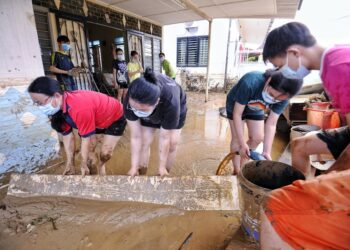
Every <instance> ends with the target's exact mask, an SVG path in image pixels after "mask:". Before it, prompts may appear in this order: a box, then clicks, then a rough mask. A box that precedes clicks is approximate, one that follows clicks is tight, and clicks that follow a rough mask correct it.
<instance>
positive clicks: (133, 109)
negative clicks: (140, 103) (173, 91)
mask: <svg viewBox="0 0 350 250" xmlns="http://www.w3.org/2000/svg"><path fill="white" fill-rule="evenodd" d="M157 105H158V104H156V105H154V106H153V109H152V110H154V109H155V108H156V107H157ZM126 108H127V109H129V110H131V111H135V112H140V111H141V112H148V111H149V110H139V109H135V108H133V107H131V106H130V104H129V103H128V104H127V106H126Z"/></svg>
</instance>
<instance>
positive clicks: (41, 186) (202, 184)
mask: <svg viewBox="0 0 350 250" xmlns="http://www.w3.org/2000/svg"><path fill="white" fill-rule="evenodd" d="M7 196H9V198H10V200H11V198H16V197H17V198H33V197H66V198H79V199H90V200H100V201H121V202H122V201H129V202H130V201H131V202H143V203H152V204H159V205H169V206H174V207H177V208H179V209H184V210H230V211H232V210H239V203H238V191H237V179H236V177H235V176H181V177H165V178H161V177H159V176H136V177H134V178H133V177H130V176H112V175H109V176H85V177H81V176H79V175H71V176H62V175H43V174H42V175H37V174H12V175H11V180H10V183H9V188H8V191H7Z"/></svg>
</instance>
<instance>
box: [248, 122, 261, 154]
mask: <svg viewBox="0 0 350 250" xmlns="http://www.w3.org/2000/svg"><path fill="white" fill-rule="evenodd" d="M247 127H248V135H249V139H248V141H247V144H248V146H249V148H250V149H256V148H257V147H258V145H259V144H260V143H261V142H262V141H263V140H264V121H254V120H247Z"/></svg>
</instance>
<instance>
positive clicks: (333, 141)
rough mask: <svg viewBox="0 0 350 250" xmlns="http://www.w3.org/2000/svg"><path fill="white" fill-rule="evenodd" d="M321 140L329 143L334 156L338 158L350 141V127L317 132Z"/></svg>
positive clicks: (328, 145)
mask: <svg viewBox="0 0 350 250" xmlns="http://www.w3.org/2000/svg"><path fill="white" fill-rule="evenodd" d="M316 135H317V137H318V138H320V140H321V141H323V142H325V143H326V144H327V147H328V149H329V151H330V152H331V153H332V155H333V157H334V158H335V159H337V158H338V157H339V156H340V154H341V153H342V152H343V151H344V149H345V148H346V147H347V146H348V145H349V143H350V128H349V127H348V126H345V127H341V128H336V129H328V130H323V131H322V132H320V133H318V134H316Z"/></svg>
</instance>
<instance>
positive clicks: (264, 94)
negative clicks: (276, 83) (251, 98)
mask: <svg viewBox="0 0 350 250" xmlns="http://www.w3.org/2000/svg"><path fill="white" fill-rule="evenodd" d="M261 95H262V98H263V99H264V101H265V102H266V103H268V104H275V103H278V102H281V101H280V100H276V99H275V98H273V97H272V96H271V95H270V94H269V93H268V92H267V91H265V90H264V91H263V92H262V94H261Z"/></svg>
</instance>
